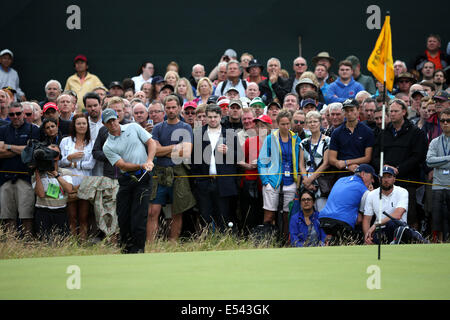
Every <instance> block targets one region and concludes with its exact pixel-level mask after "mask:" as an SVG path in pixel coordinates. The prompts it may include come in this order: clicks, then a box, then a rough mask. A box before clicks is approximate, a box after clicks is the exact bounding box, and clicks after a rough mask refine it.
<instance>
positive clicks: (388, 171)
mask: <svg viewBox="0 0 450 320" xmlns="http://www.w3.org/2000/svg"><path fill="white" fill-rule="evenodd" d="M383 173H389V174H392V175H393V176H395V171H394V169H393V168H392V167H389V166H384V167H383Z"/></svg>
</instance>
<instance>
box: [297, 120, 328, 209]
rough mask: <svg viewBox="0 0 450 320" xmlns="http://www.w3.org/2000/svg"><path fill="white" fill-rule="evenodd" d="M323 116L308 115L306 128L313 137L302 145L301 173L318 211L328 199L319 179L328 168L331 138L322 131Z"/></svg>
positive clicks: (303, 182) (305, 140)
mask: <svg viewBox="0 0 450 320" xmlns="http://www.w3.org/2000/svg"><path fill="white" fill-rule="evenodd" d="M321 120H322V116H321V115H320V113H319V112H317V111H310V112H308V113H307V114H306V126H307V127H308V129H309V130H310V131H311V137H308V138H307V139H304V140H303V141H302V142H301V143H300V171H301V173H302V184H303V187H304V188H306V189H307V190H309V191H311V192H313V193H314V194H315V197H316V199H317V200H316V210H317V211H320V210H322V209H323V207H324V206H325V203H326V197H327V196H328V195H324V194H322V192H321V189H320V187H319V183H318V178H319V177H320V176H321V175H322V172H323V171H325V170H326V169H327V168H328V148H329V146H330V137H328V136H326V135H325V134H323V133H322V132H321V131H320V125H321Z"/></svg>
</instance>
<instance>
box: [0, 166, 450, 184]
mask: <svg viewBox="0 0 450 320" xmlns="http://www.w3.org/2000/svg"><path fill="white" fill-rule="evenodd" d="M349 172H351V171H347V170H346V171H315V172H298V174H307V173H319V174H329V173H349ZM0 173H12V174H26V175H29V174H30V173H29V172H23V171H6V170H0ZM278 175H284V173H267V174H261V173H236V174H217V175H207V174H203V175H201V174H200V175H190V176H174V178H212V177H251V176H278ZM71 176H73V177H86V176H85V175H79V174H72V175H71ZM157 178H158V177H157V176H153V179H157ZM395 180H396V181H400V182H406V183H414V184H420V185H428V186H435V187H445V188H450V185H442V184H433V183H429V182H421V181H413V180H403V179H395Z"/></svg>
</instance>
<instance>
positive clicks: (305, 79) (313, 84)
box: [295, 78, 317, 93]
mask: <svg viewBox="0 0 450 320" xmlns="http://www.w3.org/2000/svg"><path fill="white" fill-rule="evenodd" d="M305 83H306V84H310V85H312V86H313V87H314V88H316V89H317V86H316V84H315V83H314V81H312V80H311V79H310V78H303V79H300V81H299V82H298V83H297V85H296V86H295V91H296V92H297V93H298V91H299V90H300V86H301V85H302V84H305Z"/></svg>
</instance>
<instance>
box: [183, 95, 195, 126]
mask: <svg viewBox="0 0 450 320" xmlns="http://www.w3.org/2000/svg"><path fill="white" fill-rule="evenodd" d="M195 109H197V104H196V103H195V102H194V101H189V102H186V103H185V104H184V105H183V112H182V114H183V117H184V122H186V123H187V124H188V125H190V126H191V128H192V129H194V123H195Z"/></svg>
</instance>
